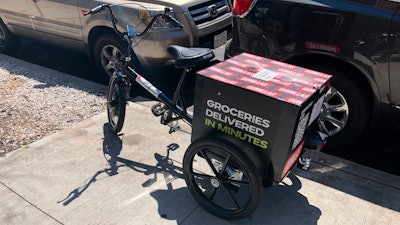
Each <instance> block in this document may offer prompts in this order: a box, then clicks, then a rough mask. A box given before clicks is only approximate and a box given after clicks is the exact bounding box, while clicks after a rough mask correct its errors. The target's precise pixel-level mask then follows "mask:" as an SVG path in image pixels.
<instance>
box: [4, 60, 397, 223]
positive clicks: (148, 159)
mask: <svg viewBox="0 0 400 225" xmlns="http://www.w3.org/2000/svg"><path fill="white" fill-rule="evenodd" d="M42 70H43V73H46V72H47V69H46V68H42ZM65 76H68V75H65ZM73 79H77V78H73ZM85 83H87V84H88V85H90V82H89V81H86V80H82V81H81V84H85ZM153 103H154V102H152V101H149V100H146V99H143V98H137V99H136V101H135V102H131V103H130V104H129V106H128V108H127V115H126V122H125V125H124V128H123V130H122V132H121V135H119V136H116V135H112V134H111V133H110V131H109V129H108V127H107V126H108V124H107V115H106V112H103V113H101V114H99V115H96V116H94V117H92V118H90V119H88V120H86V121H83V122H81V123H79V124H77V125H76V126H74V127H72V128H68V129H65V130H62V131H60V132H58V133H55V134H52V135H50V136H48V137H46V138H43V139H41V140H39V141H36V142H34V143H32V144H29V145H27V146H25V147H24V148H21V149H18V150H16V151H13V152H11V153H9V154H7V155H6V156H5V157H4V158H0V166H1V170H0V209H1V210H0V224H191V225H192V224H201V225H205V224H213V225H214V224H324V225H325V224H327V225H331V224H350V225H351V224H362V225H365V224H371V225H372V224H373V225H375V224H385V225H386V224H393V225H394V224H398V222H399V221H400V177H399V176H396V175H392V174H389V173H385V172H382V171H379V170H375V169H372V168H368V167H365V166H362V165H359V164H355V163H352V162H349V161H347V160H344V159H341V158H337V157H334V156H331V155H327V154H324V153H318V152H310V153H308V154H309V155H310V156H311V157H312V158H313V162H312V165H311V168H310V170H309V171H302V170H299V169H297V168H294V169H293V171H292V173H290V174H289V176H288V177H287V178H285V179H284V181H283V182H282V183H281V184H280V185H278V186H274V187H271V188H266V189H264V190H263V196H262V199H261V202H260V206H259V207H258V209H257V210H256V211H255V212H254V213H253V214H252V215H251V216H250V217H248V218H245V219H242V220H236V221H225V220H222V219H220V218H217V217H215V216H213V215H211V214H210V213H208V212H207V211H205V210H204V209H203V208H202V207H201V206H199V204H198V203H197V202H196V201H195V200H194V198H193V197H192V196H191V194H190V192H189V190H188V188H187V187H186V184H185V182H184V179H183V175H182V158H183V154H184V152H185V149H186V148H187V147H188V145H189V144H190V133H191V129H190V127H189V126H188V125H186V124H184V123H181V127H182V130H180V131H178V132H174V133H172V134H169V132H168V131H169V127H166V126H161V125H160V124H159V118H156V117H154V116H153V115H152V113H151V112H150V108H149V106H150V105H152V104H153ZM171 144H177V145H178V146H179V148H178V149H175V150H174V149H171V148H169V147H168V146H170V145H171Z"/></svg>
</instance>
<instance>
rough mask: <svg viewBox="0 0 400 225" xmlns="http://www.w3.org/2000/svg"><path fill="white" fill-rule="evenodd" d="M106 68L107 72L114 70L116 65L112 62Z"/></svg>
mask: <svg viewBox="0 0 400 225" xmlns="http://www.w3.org/2000/svg"><path fill="white" fill-rule="evenodd" d="M105 68H106V70H107V71H109V70H111V69H114V65H113V64H112V63H111V61H108V63H107V65H105Z"/></svg>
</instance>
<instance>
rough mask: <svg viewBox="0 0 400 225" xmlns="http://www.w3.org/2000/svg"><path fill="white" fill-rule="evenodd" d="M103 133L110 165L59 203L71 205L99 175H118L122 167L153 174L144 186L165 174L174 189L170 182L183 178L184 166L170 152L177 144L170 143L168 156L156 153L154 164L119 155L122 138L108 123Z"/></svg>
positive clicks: (168, 184) (104, 146) (104, 149)
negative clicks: (177, 163) (112, 131)
mask: <svg viewBox="0 0 400 225" xmlns="http://www.w3.org/2000/svg"><path fill="white" fill-rule="evenodd" d="M103 134H104V139H103V155H104V157H105V159H106V160H107V162H108V164H109V167H108V168H104V169H102V170H99V171H97V172H96V173H95V174H94V175H93V176H92V177H91V178H90V179H89V181H88V182H86V183H85V184H84V185H82V186H80V187H77V188H75V189H74V190H72V191H71V192H70V193H69V194H68V195H67V196H66V197H65V198H64V199H62V200H60V201H58V202H57V203H62V204H63V205H64V206H67V205H69V204H70V203H71V202H73V201H74V200H76V199H77V198H79V196H81V195H82V194H83V193H84V192H85V191H86V190H87V189H88V188H89V187H90V186H91V185H92V184H93V183H94V182H95V181H96V180H97V177H98V176H99V175H101V174H104V173H105V174H107V175H108V176H114V175H118V170H119V169H120V168H122V167H124V168H130V169H132V170H134V171H137V172H140V173H143V174H145V175H153V178H150V179H149V180H147V181H146V182H144V183H143V184H142V186H143V187H149V186H151V185H152V184H153V183H155V182H156V181H157V179H158V174H162V175H163V177H164V179H165V182H166V184H167V186H168V188H169V189H172V186H171V184H170V183H171V182H172V181H173V180H175V179H177V178H181V179H183V175H182V168H181V167H178V166H175V165H174V163H175V162H174V161H173V160H172V159H170V158H169V152H170V151H174V150H176V149H178V148H179V146H178V145H177V144H170V145H168V146H167V155H166V156H162V155H160V154H158V153H155V154H154V158H155V159H156V161H157V163H156V165H154V166H152V165H147V164H144V163H140V162H135V161H132V160H128V159H124V158H121V157H119V155H120V153H121V150H122V140H121V138H120V137H119V136H118V135H115V134H113V133H111V131H110V130H109V125H108V123H106V124H104V125H103Z"/></svg>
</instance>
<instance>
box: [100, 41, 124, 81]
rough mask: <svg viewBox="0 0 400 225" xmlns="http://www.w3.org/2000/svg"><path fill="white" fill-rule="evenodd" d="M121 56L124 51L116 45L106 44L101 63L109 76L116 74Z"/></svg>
mask: <svg viewBox="0 0 400 225" xmlns="http://www.w3.org/2000/svg"><path fill="white" fill-rule="evenodd" d="M121 57H122V52H121V51H120V50H119V49H118V48H117V47H115V46H114V45H105V46H104V47H103V49H102V50H101V64H102V65H103V68H104V70H105V71H106V72H107V74H108V75H109V76H112V75H113V74H114V72H115V70H116V68H117V63H118V61H119V59H120V58H121Z"/></svg>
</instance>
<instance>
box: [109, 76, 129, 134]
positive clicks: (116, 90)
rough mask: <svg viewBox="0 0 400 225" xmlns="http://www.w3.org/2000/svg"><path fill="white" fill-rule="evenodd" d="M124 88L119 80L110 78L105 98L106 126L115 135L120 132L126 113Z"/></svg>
mask: <svg viewBox="0 0 400 225" xmlns="http://www.w3.org/2000/svg"><path fill="white" fill-rule="evenodd" d="M126 104H127V99H126V86H125V84H124V83H123V82H122V81H121V80H116V79H113V78H111V79H110V84H109V93H108V97H107V115H108V124H109V126H110V130H111V132H113V133H114V134H117V133H118V132H120V131H121V130H122V126H123V125H124V121H125V112H126Z"/></svg>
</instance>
